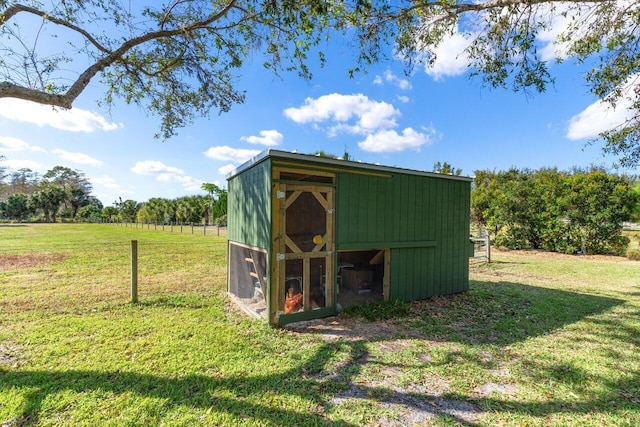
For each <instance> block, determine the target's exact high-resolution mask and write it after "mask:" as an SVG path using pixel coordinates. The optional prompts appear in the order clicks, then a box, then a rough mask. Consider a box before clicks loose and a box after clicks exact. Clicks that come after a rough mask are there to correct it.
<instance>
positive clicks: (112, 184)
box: [90, 175, 121, 188]
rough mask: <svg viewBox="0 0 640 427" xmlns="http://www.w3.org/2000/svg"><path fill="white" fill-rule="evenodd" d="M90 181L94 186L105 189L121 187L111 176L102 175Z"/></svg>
mask: <svg viewBox="0 0 640 427" xmlns="http://www.w3.org/2000/svg"><path fill="white" fill-rule="evenodd" d="M90 181H91V182H92V183H93V184H100V185H102V186H104V187H105V188H120V187H121V186H120V185H119V184H117V183H116V180H115V179H113V178H112V177H110V176H109V175H102V176H101V177H95V176H94V177H91V178H90Z"/></svg>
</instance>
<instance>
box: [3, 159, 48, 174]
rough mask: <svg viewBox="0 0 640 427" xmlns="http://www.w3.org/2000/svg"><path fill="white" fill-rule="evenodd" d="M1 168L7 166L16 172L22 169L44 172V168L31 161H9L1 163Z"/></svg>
mask: <svg viewBox="0 0 640 427" xmlns="http://www.w3.org/2000/svg"><path fill="white" fill-rule="evenodd" d="M2 166H7V167H9V168H10V169H14V170H18V169H22V168H26V169H31V170H33V171H44V169H45V168H44V166H43V165H41V164H40V163H38V162H34V161H33V160H17V159H9V160H5V161H3V162H2Z"/></svg>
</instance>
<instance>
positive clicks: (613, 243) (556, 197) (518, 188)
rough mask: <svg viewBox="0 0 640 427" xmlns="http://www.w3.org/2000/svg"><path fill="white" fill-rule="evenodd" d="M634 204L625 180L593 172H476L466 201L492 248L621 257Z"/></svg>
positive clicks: (623, 177)
mask: <svg viewBox="0 0 640 427" xmlns="http://www.w3.org/2000/svg"><path fill="white" fill-rule="evenodd" d="M637 203H638V196H637V194H635V193H634V192H633V191H632V183H631V181H630V179H629V178H628V177H627V176H624V175H622V176H619V175H613V174H608V173H607V172H606V171H604V170H601V169H597V168H596V169H591V170H588V171H582V170H573V171H572V172H561V171H558V170H557V169H540V170H538V171H531V170H523V171H520V170H517V169H510V170H508V171H504V172H491V171H476V172H475V181H474V186H473V191H472V197H471V206H472V218H473V219H474V220H475V221H477V222H478V223H479V224H480V225H481V226H485V227H487V228H489V229H490V230H492V231H493V233H494V235H495V241H496V243H497V244H498V245H501V246H506V247H509V248H512V249H521V248H534V249H545V250H551V251H557V252H565V253H576V252H580V251H583V250H584V251H586V252H588V253H621V252H622V251H623V250H624V248H625V246H626V244H627V243H628V240H626V238H624V237H623V236H621V231H622V222H623V221H628V220H629V219H630V218H631V215H632V212H633V208H634V206H636V205H637Z"/></svg>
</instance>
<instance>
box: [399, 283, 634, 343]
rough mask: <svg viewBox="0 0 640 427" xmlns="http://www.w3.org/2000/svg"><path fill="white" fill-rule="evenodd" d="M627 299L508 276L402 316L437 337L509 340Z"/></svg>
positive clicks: (475, 285)
mask: <svg viewBox="0 0 640 427" xmlns="http://www.w3.org/2000/svg"><path fill="white" fill-rule="evenodd" d="M624 302H625V301H624V300H621V299H616V298H610V297H604V296H600V295H591V294H583V293H577V292H570V291H563V290H558V289H550V288H543V287H537V286H530V285H525V284H521V283H510V282H479V281H475V282H472V283H471V286H470V290H469V291H468V292H466V293H461V294H455V295H448V296H442V297H433V298H430V299H428V300H424V301H420V302H417V303H414V304H413V305H412V310H411V315H410V316H408V317H407V318H406V319H400V320H402V321H403V323H404V324H405V325H406V326H407V327H409V328H411V329H415V330H418V331H420V332H421V334H422V335H423V336H429V337H431V338H432V339H436V340H445V341H457V342H461V343H465V344H471V345H473V344H496V345H509V344H513V343H516V342H519V341H522V340H525V339H528V338H531V337H536V336H540V335H544V334H548V333H550V332H552V331H554V330H557V329H561V328H563V327H564V326H566V325H569V324H572V323H575V322H578V321H581V320H583V319H585V318H587V317H591V316H597V315H599V314H601V313H604V312H606V311H608V310H611V309H612V308H614V307H616V306H618V305H620V304H623V303H624Z"/></svg>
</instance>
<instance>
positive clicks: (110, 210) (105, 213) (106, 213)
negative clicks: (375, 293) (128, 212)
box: [102, 206, 118, 219]
mask: <svg viewBox="0 0 640 427" xmlns="http://www.w3.org/2000/svg"><path fill="white" fill-rule="evenodd" d="M117 216H118V208H116V207H115V206H105V207H104V208H102V217H103V218H107V219H114V218H116V217H117Z"/></svg>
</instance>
